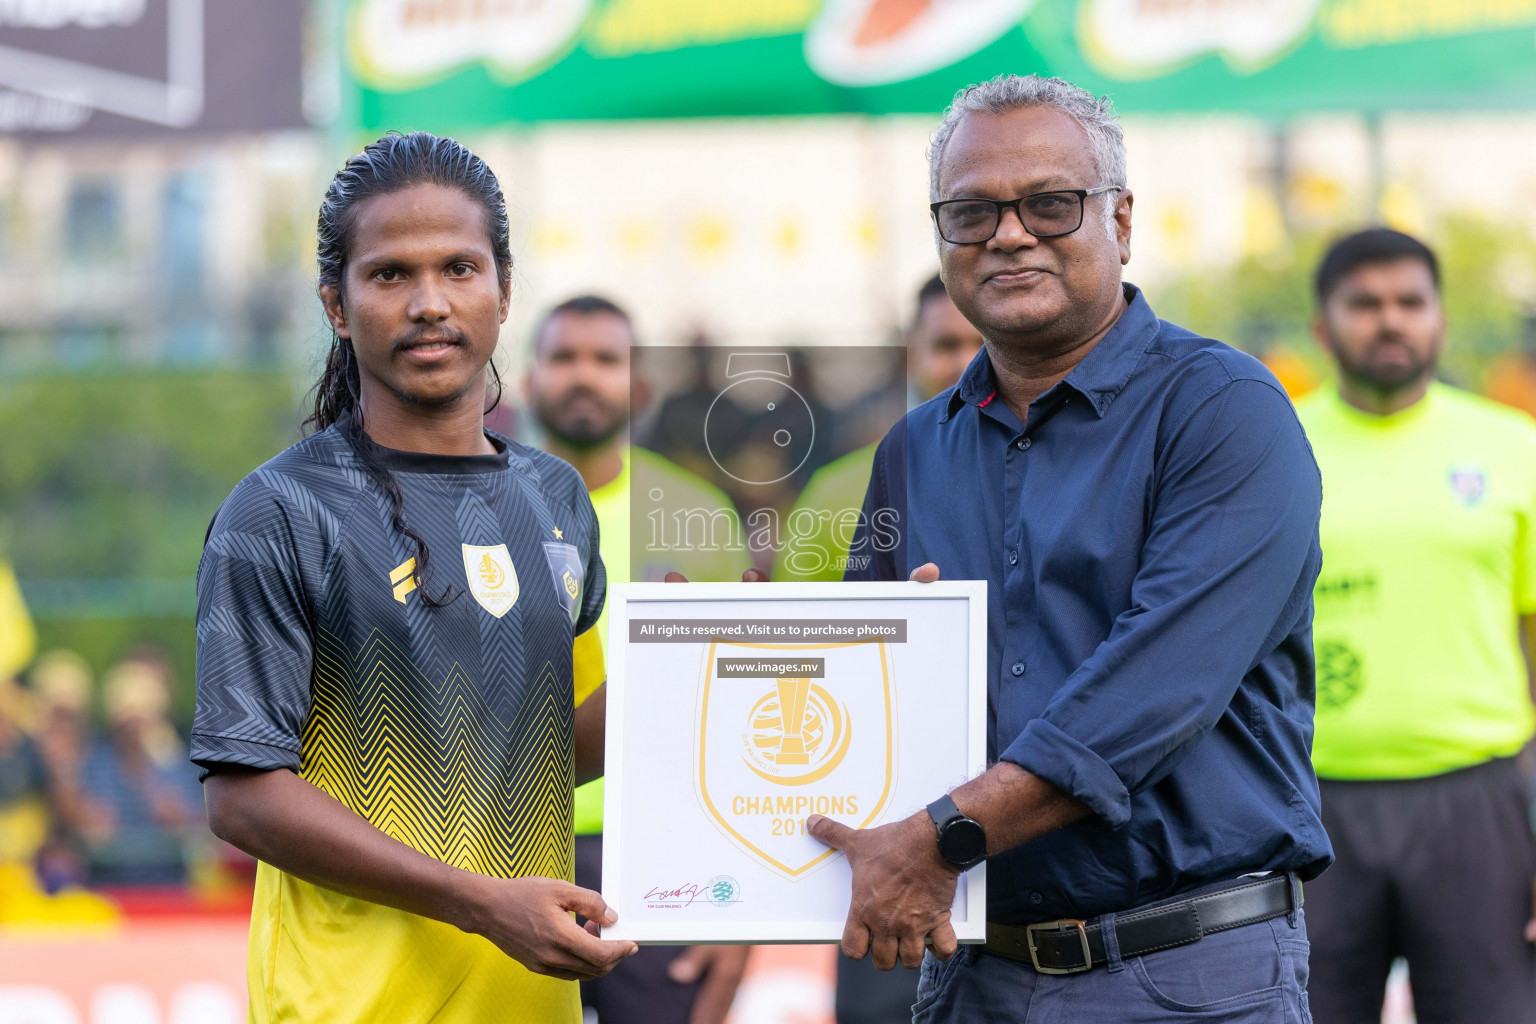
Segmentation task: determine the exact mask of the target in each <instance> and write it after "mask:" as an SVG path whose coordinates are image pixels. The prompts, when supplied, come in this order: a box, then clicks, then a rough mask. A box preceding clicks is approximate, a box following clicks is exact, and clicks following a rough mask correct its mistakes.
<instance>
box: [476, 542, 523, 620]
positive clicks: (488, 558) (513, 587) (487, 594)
mask: <svg viewBox="0 0 1536 1024" xmlns="http://www.w3.org/2000/svg"><path fill="white" fill-rule="evenodd" d="M463 547H464V575H465V577H466V578H467V579H468V580H469V592H470V593H471V594H473V595H474V597H475V600H476V601H479V602H480V607H482V608H484V609H485V610H486V611H488V612H490V613H491V614H492V615H494V616H496V617H497V618H498V619H499V618H501V617H502V616H503V615H505V614H507V612H508V611H510V610H511V608H512V606H513V605H514V604H516V603H517V567H516V566H514V565H513V564H512V555H511V553H509V552H508V551H507V546H506V545H505V544H497V545H495V546H494V547H478V546H476V545H474V544H465V545H464V546H463Z"/></svg>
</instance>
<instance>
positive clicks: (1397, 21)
mask: <svg viewBox="0 0 1536 1024" xmlns="http://www.w3.org/2000/svg"><path fill="white" fill-rule="evenodd" d="M1320 23H1321V26H1322V35H1323V40H1324V41H1325V42H1327V43H1328V45H1330V46H1335V47H1340V48H1353V47H1361V46H1383V45H1388V44H1391V43H1409V42H1413V41H1414V40H1416V39H1438V38H1444V37H1446V36H1463V35H1471V34H1472V33H1474V32H1497V31H1500V30H1505V29H1515V28H1529V27H1531V26H1536V0H1456V2H1455V3H1446V2H1445V0H1335V2H1334V3H1333V4H1332V5H1330V6H1329V7H1328V8H1327V9H1325V10H1324V11H1323V13H1322V16H1321V19H1320Z"/></svg>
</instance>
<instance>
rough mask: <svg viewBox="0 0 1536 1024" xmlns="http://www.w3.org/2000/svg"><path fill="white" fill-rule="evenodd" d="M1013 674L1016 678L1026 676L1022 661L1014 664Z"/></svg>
mask: <svg viewBox="0 0 1536 1024" xmlns="http://www.w3.org/2000/svg"><path fill="white" fill-rule="evenodd" d="M1013 674H1014V675H1016V676H1021V675H1023V674H1024V663H1023V662H1022V661H1016V662H1014V663H1013Z"/></svg>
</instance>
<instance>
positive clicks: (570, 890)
mask: <svg viewBox="0 0 1536 1024" xmlns="http://www.w3.org/2000/svg"><path fill="white" fill-rule="evenodd" d="M471 877H472V878H474V882H473V884H472V885H471V887H470V888H471V891H470V893H469V894H468V895H469V899H468V903H469V906H468V907H467V909H466V915H465V920H464V923H463V924H461V925H460V927H461V928H463V929H464V930H465V931H469V932H474V933H475V934H477V935H483V936H484V937H485V938H487V939H489V940H490V941H491V942H492V943H494V944H495V945H496V947H497V948H498V949H500V950H501V951H502V952H503V953H505V954H507V955H508V956H510V957H511V958H512V959H514V960H516V961H517V962H518V963H520V964H522V965H523V966H524V967H526V968H528V969H529V970H530V971H532V972H533V973H534V974H547V975H549V976H550V977H552V978H560V979H562V980H565V981H588V980H590V979H592V978H600V977H602V976H603V975H605V974H607V973H608V972H609V971H611V970H613V968H614V965H615V964H617V963H618V962H619V961H620V960H623V959H624V958H625V957H627V956H631V955H633V954H634V953H636V952H637V951H638V950H639V948H640V947H639V946H637V945H636V944H635V943H633V942H629V941H624V942H613V941H605V940H603V939H600V938H598V937H597V935H598V925H599V923H601V924H603V925H611V924H613V923H614V922H616V921H617V920H618V919H619V918H618V915H617V914H615V913H614V912H613V910H612V908H610V907H609V906H608V904H606V903H604V902H603V898H602V897H601V896H599V895H598V894H597V893H595V892H593V891H592V890H590V889H581V888H578V887H577V886H574V885H572V884H571V883H569V882H564V881H561V880H559V879H555V878H533V877H530V878H511V879H508V878H489V877H485V876H480V875H477V876H471ZM573 912H574V913H577V914H580V915H582V916H583V917H585V918H587V926H586V928H582V927H581V926H580V925H578V924H577V923H576V922H575V920H574V919H573V918H572V917H571V914H572V913H573Z"/></svg>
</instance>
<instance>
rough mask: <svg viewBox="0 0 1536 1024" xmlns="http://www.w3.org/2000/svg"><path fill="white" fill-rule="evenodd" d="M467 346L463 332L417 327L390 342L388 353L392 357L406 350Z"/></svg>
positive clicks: (441, 328) (467, 340)
mask: <svg viewBox="0 0 1536 1024" xmlns="http://www.w3.org/2000/svg"><path fill="white" fill-rule="evenodd" d="M468 344H469V339H468V338H467V337H465V335H464V332H463V331H459V330H455V329H454V328H452V327H447V328H444V327H418V328H416V329H415V330H413V331H411V332H409V333H407V334H402V335H400V337H398V338H396V339H395V340H394V341H392V342H390V343H389V351H390V354H391V355H393V354H395V353H397V352H403V351H404V350H406V349H408V348H426V347H428V346H431V345H460V346H467V345H468Z"/></svg>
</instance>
